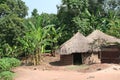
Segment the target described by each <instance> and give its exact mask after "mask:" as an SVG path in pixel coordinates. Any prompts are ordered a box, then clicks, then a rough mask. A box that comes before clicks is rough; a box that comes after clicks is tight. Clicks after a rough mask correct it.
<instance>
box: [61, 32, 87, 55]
mask: <svg viewBox="0 0 120 80" xmlns="http://www.w3.org/2000/svg"><path fill="white" fill-rule="evenodd" d="M88 51H89V45H88V41H87V39H86V38H85V37H84V36H83V35H82V34H81V33H79V32H77V33H76V34H75V35H74V36H73V37H72V38H71V39H69V40H68V41H66V42H65V43H64V44H63V45H61V46H60V54H61V55H69V54H72V53H85V52H88Z"/></svg>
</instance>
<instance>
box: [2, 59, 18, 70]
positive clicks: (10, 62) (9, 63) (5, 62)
mask: <svg viewBox="0 0 120 80" xmlns="http://www.w3.org/2000/svg"><path fill="white" fill-rule="evenodd" d="M19 65H20V61H19V60H18V59H16V58H2V59H0V71H8V70H10V69H11V68H13V67H17V66H19Z"/></svg>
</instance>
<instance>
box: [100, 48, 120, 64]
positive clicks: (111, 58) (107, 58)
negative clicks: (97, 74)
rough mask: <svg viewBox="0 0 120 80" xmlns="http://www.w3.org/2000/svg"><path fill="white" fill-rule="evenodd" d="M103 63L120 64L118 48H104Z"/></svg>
mask: <svg viewBox="0 0 120 80" xmlns="http://www.w3.org/2000/svg"><path fill="white" fill-rule="evenodd" d="M101 62H102V63H120V50H119V49H118V48H115V47H113V48H104V49H103V51H102V54H101Z"/></svg>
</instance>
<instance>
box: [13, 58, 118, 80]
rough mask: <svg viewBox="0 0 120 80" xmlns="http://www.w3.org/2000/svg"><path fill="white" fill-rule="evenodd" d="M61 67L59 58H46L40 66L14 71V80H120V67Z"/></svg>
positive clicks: (99, 65)
mask: <svg viewBox="0 0 120 80" xmlns="http://www.w3.org/2000/svg"><path fill="white" fill-rule="evenodd" d="M66 67H67V66H59V56H56V57H50V56H46V57H45V61H44V64H42V65H40V66H20V67H17V68H15V69H14V70H13V71H14V72H15V73H16V76H15V79H14V80H119V79H120V66H119V65H115V64H93V65H90V66H89V67H87V68H85V69H74V70H70V69H67V68H66Z"/></svg>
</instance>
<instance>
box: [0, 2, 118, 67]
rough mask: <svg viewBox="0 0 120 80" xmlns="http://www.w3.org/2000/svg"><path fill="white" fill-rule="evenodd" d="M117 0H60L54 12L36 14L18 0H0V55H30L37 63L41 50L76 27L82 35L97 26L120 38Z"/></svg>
mask: <svg viewBox="0 0 120 80" xmlns="http://www.w3.org/2000/svg"><path fill="white" fill-rule="evenodd" d="M119 7H120V1H119V0H62V3H61V4H60V5H58V6H57V9H58V13H57V14H48V13H42V14H39V13H38V11H37V9H34V10H33V12H32V16H31V17H29V18H26V15H27V11H28V8H27V6H26V5H25V3H24V2H23V1H22V0H1V1H0V57H1V58H2V57H16V58H20V57H28V56H32V63H34V65H38V64H39V60H41V54H42V53H45V52H51V53H54V52H55V50H56V49H57V48H58V47H59V46H60V45H61V44H62V43H64V42H65V41H66V40H68V39H69V38H70V37H71V36H73V35H74V34H75V33H76V32H77V31H79V32H81V33H82V34H84V35H85V36H87V35H88V34H90V33H91V32H92V31H93V30H95V29H99V30H101V31H103V32H105V33H107V34H110V35H113V36H116V37H118V38H120V8H119Z"/></svg>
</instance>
